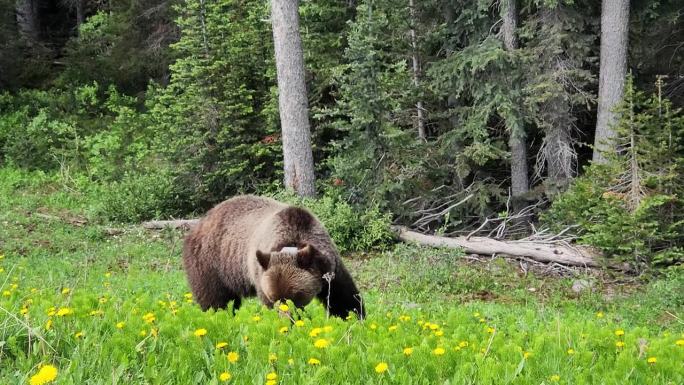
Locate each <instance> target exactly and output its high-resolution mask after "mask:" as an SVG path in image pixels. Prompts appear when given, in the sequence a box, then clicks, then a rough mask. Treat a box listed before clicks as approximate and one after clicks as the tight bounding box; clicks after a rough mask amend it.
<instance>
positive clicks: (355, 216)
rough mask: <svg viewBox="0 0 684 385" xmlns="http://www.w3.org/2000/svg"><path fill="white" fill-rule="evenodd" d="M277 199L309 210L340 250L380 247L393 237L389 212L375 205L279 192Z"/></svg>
mask: <svg viewBox="0 0 684 385" xmlns="http://www.w3.org/2000/svg"><path fill="white" fill-rule="evenodd" d="M275 198H276V199H278V200H281V201H284V202H288V203H290V204H294V205H298V206H303V207H306V208H308V209H309V210H311V211H312V212H313V213H314V214H316V216H317V217H318V218H319V219H320V220H321V222H323V224H324V225H325V227H326V229H327V230H328V233H330V236H331V237H332V239H333V241H335V244H336V245H337V248H338V249H339V250H340V252H349V251H369V250H372V249H375V250H381V249H384V248H386V247H387V246H388V244H389V243H390V242H391V240H392V232H391V229H390V223H391V218H390V215H389V214H386V213H382V212H381V211H380V209H379V208H378V206H377V205H376V206H371V207H369V208H366V209H363V210H361V209H359V208H355V207H353V206H351V205H350V204H349V203H347V202H344V201H342V200H340V199H338V198H336V197H333V196H330V195H325V196H323V197H321V198H319V199H302V198H299V197H297V196H294V195H292V194H290V193H278V194H276V196H275Z"/></svg>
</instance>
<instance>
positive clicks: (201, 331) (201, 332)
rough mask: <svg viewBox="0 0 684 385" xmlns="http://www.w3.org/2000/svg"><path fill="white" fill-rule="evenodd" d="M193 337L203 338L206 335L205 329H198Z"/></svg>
mask: <svg viewBox="0 0 684 385" xmlns="http://www.w3.org/2000/svg"><path fill="white" fill-rule="evenodd" d="M194 334H195V337H204V336H206V335H207V329H204V328H199V329H197V330H195V333H194Z"/></svg>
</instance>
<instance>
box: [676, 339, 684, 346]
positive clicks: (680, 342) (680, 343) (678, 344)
mask: <svg viewBox="0 0 684 385" xmlns="http://www.w3.org/2000/svg"><path fill="white" fill-rule="evenodd" d="M675 345H677V346H684V340H677V341H676V342H675Z"/></svg>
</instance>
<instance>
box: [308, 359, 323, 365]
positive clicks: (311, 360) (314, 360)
mask: <svg viewBox="0 0 684 385" xmlns="http://www.w3.org/2000/svg"><path fill="white" fill-rule="evenodd" d="M307 363H308V364H309V365H320V364H321V361H319V360H318V359H316V358H309V361H307Z"/></svg>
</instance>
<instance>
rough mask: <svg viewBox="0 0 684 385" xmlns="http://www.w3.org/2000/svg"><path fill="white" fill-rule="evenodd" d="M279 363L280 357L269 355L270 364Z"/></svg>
mask: <svg viewBox="0 0 684 385" xmlns="http://www.w3.org/2000/svg"><path fill="white" fill-rule="evenodd" d="M276 361H278V356H277V355H276V354H275V353H269V354H268V362H276Z"/></svg>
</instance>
